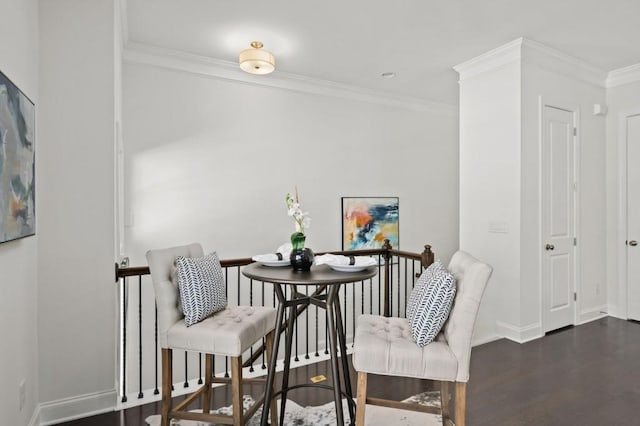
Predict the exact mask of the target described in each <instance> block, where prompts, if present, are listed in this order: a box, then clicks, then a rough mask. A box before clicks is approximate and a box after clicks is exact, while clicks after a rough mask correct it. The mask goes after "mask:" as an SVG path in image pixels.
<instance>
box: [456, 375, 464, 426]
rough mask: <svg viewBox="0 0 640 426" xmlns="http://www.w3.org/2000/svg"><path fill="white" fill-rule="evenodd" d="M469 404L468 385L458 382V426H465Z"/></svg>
mask: <svg viewBox="0 0 640 426" xmlns="http://www.w3.org/2000/svg"><path fill="white" fill-rule="evenodd" d="M466 404H467V384H466V383H461V382H456V415H455V423H456V426H464V424H465V415H466Z"/></svg>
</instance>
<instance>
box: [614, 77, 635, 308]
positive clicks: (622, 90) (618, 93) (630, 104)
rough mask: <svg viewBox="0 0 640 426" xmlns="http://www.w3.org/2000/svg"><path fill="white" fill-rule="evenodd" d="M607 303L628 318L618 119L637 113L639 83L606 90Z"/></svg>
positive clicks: (620, 143) (623, 147) (620, 147)
mask: <svg viewBox="0 0 640 426" xmlns="http://www.w3.org/2000/svg"><path fill="white" fill-rule="evenodd" d="M607 105H608V108H609V112H608V114H607V151H606V162H607V180H606V192H607V245H606V252H607V253H608V254H609V255H608V256H607V300H608V303H609V306H608V312H609V313H610V314H611V315H614V316H617V317H619V318H624V319H626V318H627V289H626V283H625V282H624V281H623V279H622V278H621V277H620V276H619V272H620V267H621V266H622V263H621V262H620V259H621V257H622V256H625V255H626V253H625V250H626V249H625V246H624V238H621V237H620V236H621V233H623V232H624V230H625V228H626V224H625V223H623V222H622V221H621V220H620V215H621V208H622V207H621V204H620V203H621V196H620V191H621V185H622V181H621V179H622V177H621V176H620V173H621V169H620V161H621V159H622V158H624V155H625V154H624V152H625V151H624V150H625V149H626V147H625V143H624V141H621V140H620V139H621V138H622V137H623V135H620V131H619V130H620V119H621V116H623V115H624V114H626V113H630V112H635V113H637V112H640V82H639V81H635V82H632V83H628V84H623V85H616V86H615V87H611V88H609V89H608V91H607Z"/></svg>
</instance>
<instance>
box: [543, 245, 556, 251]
mask: <svg viewBox="0 0 640 426" xmlns="http://www.w3.org/2000/svg"><path fill="white" fill-rule="evenodd" d="M554 248H556V247H555V246H554V245H553V244H547V245H546V246H544V249H545V250H553V249H554Z"/></svg>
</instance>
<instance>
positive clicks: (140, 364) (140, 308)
mask: <svg viewBox="0 0 640 426" xmlns="http://www.w3.org/2000/svg"><path fill="white" fill-rule="evenodd" d="M138 380H139V382H138V399H140V398H143V397H144V393H142V275H139V276H138Z"/></svg>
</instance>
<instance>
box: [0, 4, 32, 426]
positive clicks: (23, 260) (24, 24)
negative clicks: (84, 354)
mask: <svg viewBox="0 0 640 426" xmlns="http://www.w3.org/2000/svg"><path fill="white" fill-rule="evenodd" d="M0 10H2V24H1V25H0V71H2V72H3V73H4V74H5V75H6V76H7V77H9V78H10V79H11V80H12V81H13V82H14V83H15V84H16V85H17V86H18V87H19V88H20V89H21V90H22V91H23V92H24V93H25V94H26V95H27V96H28V97H29V98H30V99H31V100H32V101H33V102H35V104H36V111H38V103H39V96H38V2H37V0H28V1H27V0H0ZM36 116H37V113H36ZM35 146H36V150H39V148H40V140H39V132H36V143H35ZM39 172H40V158H39V157H37V158H36V179H37V181H36V187H37V188H39V184H40V180H41V179H40V176H39ZM36 195H39V192H36ZM38 203H39V197H38V199H37V200H36V206H38V210H37V211H36V215H37V217H36V236H35V237H28V238H23V239H21V240H17V241H11V242H7V243H4V244H0V271H2V273H1V277H2V278H0V285H2V287H3V289H2V292H3V295H2V297H0V323H2V324H4V326H3V327H2V331H1V332H0V341H2V350H1V351H0V382H1V383H2V386H0V413H2V424H7V425H26V424H29V423H30V422H35V419H34V418H33V416H34V415H36V411H37V410H36V407H37V403H38V380H39V379H38V341H37V318H38V312H37V306H38V303H37V298H38V294H37V270H36V268H35V267H34V265H35V264H36V262H37V258H38V257H37V244H38V239H39V231H40V229H39V226H40V223H39V219H40V218H41V217H42V216H41V214H42V211H41V210H40V208H39V205H38ZM22 380H24V382H25V391H26V394H25V396H26V399H25V404H24V406H23V408H22V410H20V404H19V401H20V399H19V391H18V387H19V385H20V382H21V381H22Z"/></svg>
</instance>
